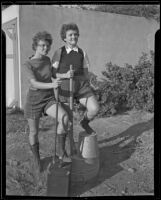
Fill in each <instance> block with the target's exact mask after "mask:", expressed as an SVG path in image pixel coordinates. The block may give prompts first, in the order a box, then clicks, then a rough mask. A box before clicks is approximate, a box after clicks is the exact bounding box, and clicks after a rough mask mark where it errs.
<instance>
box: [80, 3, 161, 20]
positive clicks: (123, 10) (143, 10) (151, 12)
mask: <svg viewBox="0 0 161 200" xmlns="http://www.w3.org/2000/svg"><path fill="white" fill-rule="evenodd" d="M81 7H82V8H83V9H92V10H96V11H101V12H110V13H116V14H123V15H131V16H138V17H145V18H147V19H154V20H156V21H158V22H159V20H160V6H159V5H97V6H95V7H93V6H91V7H90V5H82V6H81Z"/></svg>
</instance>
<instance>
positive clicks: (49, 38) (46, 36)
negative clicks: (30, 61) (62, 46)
mask: <svg viewBox="0 0 161 200" xmlns="http://www.w3.org/2000/svg"><path fill="white" fill-rule="evenodd" d="M40 40H43V41H47V42H48V43H49V45H50V46H51V45H52V42H53V39H52V36H51V34H50V33H48V32H47V31H43V32H38V33H36V34H35V35H34V37H33V38H32V41H33V43H32V49H33V50H34V51H35V50H36V47H37V45H38V42H39V41H40Z"/></svg>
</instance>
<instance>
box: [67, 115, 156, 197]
mask: <svg viewBox="0 0 161 200" xmlns="http://www.w3.org/2000/svg"><path fill="white" fill-rule="evenodd" d="M153 127H154V118H152V119H150V120H149V121H148V122H143V123H138V124H135V125H133V126H131V127H130V128H128V129H127V130H126V131H123V132H122V133H120V134H119V135H117V136H114V137H111V138H108V139H105V140H101V141H98V144H99V145H104V146H103V147H100V149H99V151H100V171H99V174H98V176H97V177H96V178H94V179H92V180H90V181H89V182H87V183H80V184H77V185H76V186H75V187H74V188H71V196H72V197H74V196H80V195H81V194H83V193H85V192H87V191H89V190H91V189H92V188H94V187H96V186H98V185H99V184H101V183H102V182H104V181H105V180H106V179H109V178H111V177H112V176H114V175H115V174H117V173H119V172H120V171H122V170H123V168H122V167H121V166H120V163H121V162H123V161H125V160H127V159H129V158H130V157H131V155H132V154H133V153H134V152H135V147H136V144H137V138H138V137H139V136H140V135H141V134H142V133H143V132H144V131H148V130H150V129H152V128H153ZM120 139H121V141H119V142H118V143H116V144H113V145H109V144H108V145H107V143H110V142H111V143H112V142H114V141H116V140H120Z"/></svg>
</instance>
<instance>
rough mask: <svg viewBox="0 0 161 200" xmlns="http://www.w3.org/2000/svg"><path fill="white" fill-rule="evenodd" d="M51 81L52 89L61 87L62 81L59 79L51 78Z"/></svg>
mask: <svg viewBox="0 0 161 200" xmlns="http://www.w3.org/2000/svg"><path fill="white" fill-rule="evenodd" d="M51 80H52V86H53V88H57V87H59V86H60V85H61V83H62V81H61V80H60V78H56V79H53V78H51Z"/></svg>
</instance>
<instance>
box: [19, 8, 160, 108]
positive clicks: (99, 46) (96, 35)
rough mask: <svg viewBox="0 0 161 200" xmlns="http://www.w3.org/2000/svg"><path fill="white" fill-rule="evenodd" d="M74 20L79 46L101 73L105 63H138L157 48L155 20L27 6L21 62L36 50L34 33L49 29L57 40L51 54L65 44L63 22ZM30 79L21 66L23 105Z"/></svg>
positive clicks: (22, 14)
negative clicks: (78, 35)
mask: <svg viewBox="0 0 161 200" xmlns="http://www.w3.org/2000/svg"><path fill="white" fill-rule="evenodd" d="M68 22H75V23H77V25H78V26H79V29H80V38H79V43H78V44H79V46H80V47H82V48H83V49H84V50H85V51H86V52H87V53H88V56H89V59H90V63H91V71H92V72H94V73H95V74H97V75H98V76H99V77H100V76H101V71H103V70H104V69H105V64H106V63H107V62H109V61H111V62H112V63H114V64H117V65H119V66H124V64H125V63H128V64H132V65H135V64H136V63H137V61H138V59H139V57H140V55H141V52H149V50H154V35H155V32H156V30H158V28H159V24H157V23H156V22H155V21H148V20H146V19H145V18H142V17H132V16H126V15H117V14H111V13H103V12H95V11H85V10H80V9H75V8H59V7H54V6H52V5H50V6H48V5H24V6H21V9H20V37H21V38H20V40H21V65H22V64H23V63H24V61H25V60H26V59H27V58H28V57H29V56H30V55H31V54H32V53H33V52H32V49H31V44H32V37H33V35H34V34H35V33H36V32H38V31H42V30H47V31H49V32H50V33H51V34H52V36H53V39H54V43H53V45H52V48H51V51H50V53H49V56H50V57H51V56H52V55H53V53H54V51H55V50H56V49H57V48H58V47H60V46H61V45H63V42H62V41H61V38H60V35H59V32H60V28H61V25H62V24H63V23H68ZM26 92H27V81H26V78H25V74H24V70H23V65H22V93H23V95H22V105H23V104H24V99H25V95H26Z"/></svg>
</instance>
